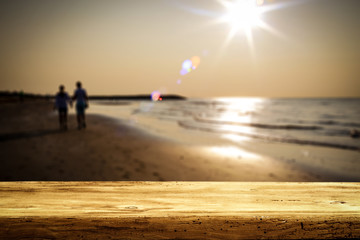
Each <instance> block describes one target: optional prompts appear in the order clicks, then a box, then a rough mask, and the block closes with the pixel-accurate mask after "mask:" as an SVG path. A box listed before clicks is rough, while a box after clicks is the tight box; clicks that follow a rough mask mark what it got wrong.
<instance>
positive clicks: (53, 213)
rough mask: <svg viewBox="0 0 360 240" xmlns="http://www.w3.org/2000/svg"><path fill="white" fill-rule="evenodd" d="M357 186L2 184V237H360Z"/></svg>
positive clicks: (209, 183)
mask: <svg viewBox="0 0 360 240" xmlns="http://www.w3.org/2000/svg"><path fill="white" fill-rule="evenodd" d="M359 192H360V184H359V183H274V182H268V183H254V182H253V183H245V182H12V183H11V182H3V183H0V226H1V227H0V238H1V237H3V239H29V238H32V239H263V238H266V239H338V238H360V204H359V201H358V196H359Z"/></svg>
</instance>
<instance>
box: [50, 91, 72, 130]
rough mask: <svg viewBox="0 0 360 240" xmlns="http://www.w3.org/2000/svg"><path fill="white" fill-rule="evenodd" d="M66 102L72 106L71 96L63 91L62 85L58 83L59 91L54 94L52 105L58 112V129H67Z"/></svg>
mask: <svg viewBox="0 0 360 240" xmlns="http://www.w3.org/2000/svg"><path fill="white" fill-rule="evenodd" d="M68 104H69V105H70V106H71V107H72V102H71V98H70V97H69V95H68V94H67V92H65V87H64V85H60V86H59V92H58V93H57V94H56V96H55V106H54V109H57V110H58V112H59V123H60V130H67V112H68Z"/></svg>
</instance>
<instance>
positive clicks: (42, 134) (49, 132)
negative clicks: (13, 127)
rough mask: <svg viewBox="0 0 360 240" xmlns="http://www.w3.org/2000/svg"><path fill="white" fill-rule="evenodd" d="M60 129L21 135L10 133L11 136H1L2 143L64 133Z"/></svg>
mask: <svg viewBox="0 0 360 240" xmlns="http://www.w3.org/2000/svg"><path fill="white" fill-rule="evenodd" d="M63 132H64V131H61V130H59V129H48V130H32V131H27V132H19V133H9V134H0V142H5V141H11V140H17V139H22V138H34V137H43V136H46V135H51V134H58V133H63Z"/></svg>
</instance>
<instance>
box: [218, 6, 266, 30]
mask: <svg viewBox="0 0 360 240" xmlns="http://www.w3.org/2000/svg"><path fill="white" fill-rule="evenodd" d="M223 4H224V6H225V7H226V10H227V12H226V14H225V15H224V16H223V17H222V21H224V22H227V23H229V24H230V26H231V28H232V31H240V30H244V31H247V30H250V29H252V28H253V27H256V26H258V25H260V24H261V11H260V10H261V9H260V8H259V5H258V1H254V0H238V1H236V2H223Z"/></svg>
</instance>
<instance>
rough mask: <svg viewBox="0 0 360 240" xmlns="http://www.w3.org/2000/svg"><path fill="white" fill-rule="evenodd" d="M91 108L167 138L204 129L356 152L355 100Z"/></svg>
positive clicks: (358, 108) (359, 143)
mask: <svg viewBox="0 0 360 240" xmlns="http://www.w3.org/2000/svg"><path fill="white" fill-rule="evenodd" d="M90 110H91V111H90V112H92V113H97V114H102V115H106V116H110V117H113V118H117V119H118V120H121V121H123V122H126V123H128V124H131V125H135V126H138V127H140V128H142V129H144V130H147V131H151V132H152V133H155V134H159V135H163V136H166V135H167V136H168V137H171V136H174V137H179V136H181V135H179V134H176V133H182V134H190V135H191V134H192V135H193V136H194V135H199V134H202V133H204V134H205V135H206V136H210V135H211V136H213V137H224V136H226V137H228V138H232V139H243V138H246V139H249V140H257V141H263V142H274V143H287V144H294V145H309V146H320V147H325V148H333V149H344V150H349V151H359V150H360V138H359V134H360V133H359V131H360V98H270V99H269V98H237V97H232V98H207V99H200V98H193V99H192V98H190V99H186V100H166V101H165V100H164V101H150V100H149V101H124V100H99V101H93V102H91V106H90ZM205 135H204V136H205ZM183 136H184V135H183Z"/></svg>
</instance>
